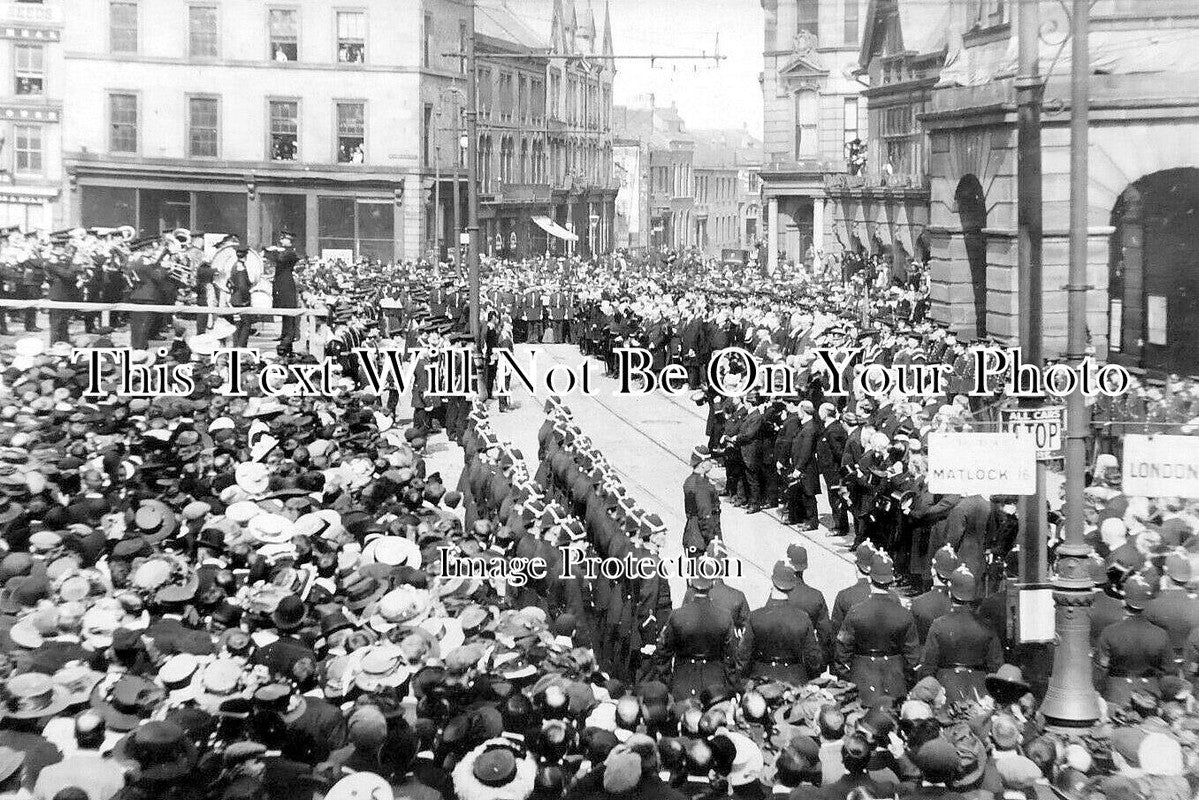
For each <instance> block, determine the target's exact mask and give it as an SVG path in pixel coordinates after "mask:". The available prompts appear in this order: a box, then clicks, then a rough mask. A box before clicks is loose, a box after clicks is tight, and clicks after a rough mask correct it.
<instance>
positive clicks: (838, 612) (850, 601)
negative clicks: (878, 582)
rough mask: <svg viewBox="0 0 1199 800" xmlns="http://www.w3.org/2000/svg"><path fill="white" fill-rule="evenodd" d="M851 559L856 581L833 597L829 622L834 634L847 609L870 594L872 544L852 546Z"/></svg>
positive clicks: (836, 632) (864, 543)
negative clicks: (856, 574) (855, 571)
mask: <svg viewBox="0 0 1199 800" xmlns="http://www.w3.org/2000/svg"><path fill="white" fill-rule="evenodd" d="M853 560H854V565H855V566H856V567H857V569H858V581H857V583H853V584H850V585H849V586H846V587H845V588H844V589H842V590H841V591H839V592H837V596H836V597H835V598H833V610H832V614H831V622H832V630H833V635H834V636H836V635H837V634H838V633H840V632H841V624H842V623H843V622H844V621H845V615H846V614H848V613H849V609H851V608H853V607H854V606H856V605H857V604H858V603H860V602H862V601H863V600H865V599H866V598H867V597H869V596H870V569H871V567H872V566H873V565H874V545H872V544H870V542H862V543H861V544H859V545H858V546H857V547H855V548H854V553H853Z"/></svg>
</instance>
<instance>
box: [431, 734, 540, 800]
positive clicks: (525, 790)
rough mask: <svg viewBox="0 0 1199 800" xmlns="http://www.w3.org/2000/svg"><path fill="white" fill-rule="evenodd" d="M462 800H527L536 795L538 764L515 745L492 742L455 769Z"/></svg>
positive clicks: (471, 754) (476, 751)
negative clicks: (534, 793)
mask: <svg viewBox="0 0 1199 800" xmlns="http://www.w3.org/2000/svg"><path fill="white" fill-rule="evenodd" d="M452 777H453V783H454V794H456V795H457V796H458V799H459V800H527V798H528V797H529V795H531V794H532V793H533V788H534V783H535V780H536V778H537V764H536V763H535V762H534V761H533V759H532V758H530V757H529V756H528V755H526V754H524V753H523V752H522V750H521V749H519V748H517V747H515V746H514V744H513V742H511V741H509V740H508V739H505V738H503V737H499V738H495V739H489V740H487V741H486V742H484V743H483V744H481V745H479V746H478V747H476V748H475V749H473V750H471V751H470V752H469V753H467V754H466V756H465V757H464V758H463V759H462V760H461V761H459V762H458V764H457V766H455V767H454V771H453V774H452Z"/></svg>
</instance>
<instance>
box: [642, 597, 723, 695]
mask: <svg viewBox="0 0 1199 800" xmlns="http://www.w3.org/2000/svg"><path fill="white" fill-rule="evenodd" d="M688 585H689V586H690V588H691V591H692V599H691V600H685V601H684V602H683V605H681V606H679V607H678V608H677V609H675V610H674V611H672V612H671V614H670V619H668V620H667V621H666V625H665V626H663V628H662V633H661V635H660V636H659V637H658V644H657V647H656V649H655V651H654V656H655V660H656V661H657V665H658V669H659V674H660V675H662V676H663V677H664V678H666V679H667V680H666V681H665V682H667V683H669V685H670V693H671V694H672V695H674V697H675V698H676V699H678V700H683V699H686V698H688V697H695V696H697V695H699V693H700V692H702V691H703V690H704V689H705V688H707V687H709V686H728V685H730V684H731V683H732V682H733V679H734V678H735V676H736V675H737V674H738V672H739V670H738V667H737V633H736V629H735V628H734V627H733V616H732V615H731V614H730V613H729V612H728V611H726V610H724V609H722V608H720V607H719V606H717V605H716V604H714V603H713V602H712V599H711V596H710V595H709V592H710V591H711V590H712V585H713V581H712V579H711V578H704V577H700V576H697V577H694V578H692V579H691V580H690V581H688Z"/></svg>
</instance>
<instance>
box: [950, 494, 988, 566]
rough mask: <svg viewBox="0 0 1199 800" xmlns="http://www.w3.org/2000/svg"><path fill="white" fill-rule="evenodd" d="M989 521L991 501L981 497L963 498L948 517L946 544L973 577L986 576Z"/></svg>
mask: <svg viewBox="0 0 1199 800" xmlns="http://www.w3.org/2000/svg"><path fill="white" fill-rule="evenodd" d="M990 521H991V500H990V499H989V498H987V497H983V496H982V495H979V494H974V495H970V496H968V497H963V498H962V499H961V500H960V501H958V504H957V505H955V506H954V507H953V509H952V510H951V511H950V512H949V515H948V516H947V517H946V518H945V541H946V542H947V543H948V544H949V545H950V546H951V547H953V549H954V551H955V552H957V554H958V560H959V561H961V562H962V564H963V565H964V566H965V567H966V569H968V570H970V573H971V574H972V575H983V574H984V573H985V571H986V568H987V552H986V543H987V527H988V525H989V523H990Z"/></svg>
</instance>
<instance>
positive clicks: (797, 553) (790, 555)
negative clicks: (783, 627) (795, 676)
mask: <svg viewBox="0 0 1199 800" xmlns="http://www.w3.org/2000/svg"><path fill="white" fill-rule="evenodd" d="M787 561H788V562H790V569H791V570H792V571H793V572H794V573H795V585H794V586H793V587H792V588H791V589H788V590H787V600H788V601H790V602H791V603H792V604H793V605H796V606H799V608H800V609H802V610H803V612H804V614H806V615H807V617H808V619H810V620H811V621H812V628H813V630H815V631H816V639H817V640H818V641H819V642H820V646H821V647H823V648H824V652H825V655H826V657H831V656H832V654H833V638H834V637H835V635H836V634H835V631H833V629H832V625H831V624H830V622H829V617H828V603H826V602H825V600H824V592H822V591H820V590H819V589H817V588H815V587H812V586H809V585H808V584H807V583H805V582H804V577H803V574H804V571H805V570H806V569H807V568H808V550H807V548H805V547H804V546H803V545H801V544H798V543H793V544H790V545H788V546H787ZM781 563H782V562H781V561H780V562H779V564H781ZM775 566H776V567H777V566H778V565H775Z"/></svg>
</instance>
